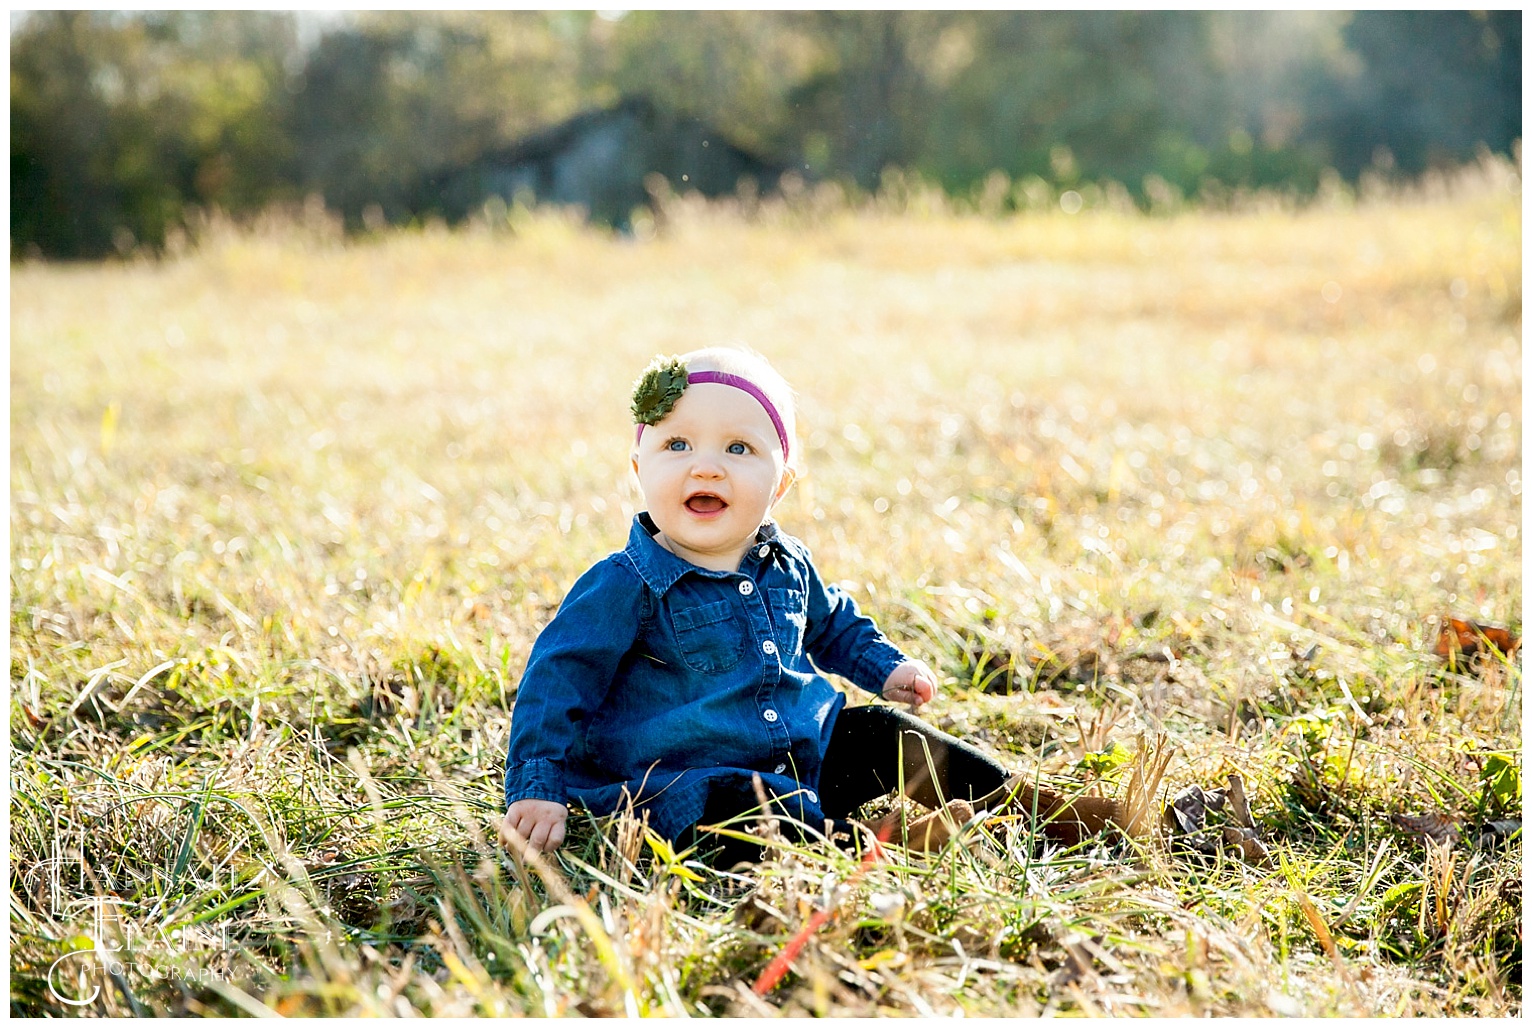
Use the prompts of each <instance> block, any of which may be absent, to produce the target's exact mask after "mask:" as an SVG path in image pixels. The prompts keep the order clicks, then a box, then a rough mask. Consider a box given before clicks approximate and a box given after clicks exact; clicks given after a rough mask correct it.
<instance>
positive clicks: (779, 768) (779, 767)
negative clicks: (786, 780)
mask: <svg viewBox="0 0 1532 1028" xmlns="http://www.w3.org/2000/svg"><path fill="white" fill-rule="evenodd" d="M786 770H787V765H786V764H778V765H777V769H776V770H775V771H773V772H772V774H776V775H779V774H781V773H782V772H783V771H786Z"/></svg>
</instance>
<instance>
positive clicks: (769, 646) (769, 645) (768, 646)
mask: <svg viewBox="0 0 1532 1028" xmlns="http://www.w3.org/2000/svg"><path fill="white" fill-rule="evenodd" d="M761 649H763V650H765V651H766V652H767V653H775V652H777V644H776V643H774V642H772V641H771V640H770V639H767V640H766V641H765V642H763V643H761Z"/></svg>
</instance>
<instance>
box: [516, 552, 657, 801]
mask: <svg viewBox="0 0 1532 1028" xmlns="http://www.w3.org/2000/svg"><path fill="white" fill-rule="evenodd" d="M642 593H643V583H642V582H641V581H639V578H638V576H637V575H636V574H634V573H633V572H632V571H630V570H629V569H627V568H625V567H622V566H621V565H619V564H618V563H617V562H616V561H614V560H613V559H611V558H608V559H606V560H604V561H602V562H601V563H599V564H597V565H596V566H595V567H593V568H591V569H590V570H589V571H587V572H585V574H583V575H581V576H580V578H579V580H578V581H576V582H575V584H574V586H573V587H572V588H571V589H570V590H569V594H568V595H567V596H565V597H564V602H563V603H561V604H560V605H559V609H558V613H557V614H555V615H554V617H553V620H552V621H550V622H548V625H547V627H546V628H544V629H543V631H542V633H541V634H540V635H539V636H538V637H537V642H535V643H533V644H532V653H531V656H530V657H529V658H528V659H527V670H526V673H525V674H523V675H522V677H521V684H520V685H519V686H518V687H517V689H516V701H515V704H514V705H513V707H512V708H511V742H510V752H509V753H508V754H507V756H506V762H505V802H506V805H507V806H509V805H510V804H512V803H514V802H515V801H517V800H525V799H533V800H548V801H550V802H552V803H564V802H566V801H567V800H568V798H569V795H568V789H567V785H566V782H565V767H566V760H567V759H568V756H569V753H570V751H571V750H572V749H573V748H574V745H575V742H576V734H577V733H578V732H579V731H580V727H581V722H583V721H584V720H585V718H586V717H588V716H589V715H590V713H591V712H592V711H594V710H595V709H596V708H597V707H598V706H599V705H600V704H601V702H602V700H603V699H605V697H606V693H607V690H608V688H610V686H611V684H612V679H613V678H614V677H615V675H616V673H617V666H618V664H619V663H621V661H622V658H623V655H624V654H626V653H627V652H628V650H629V649H630V648H631V647H632V645H633V642H634V640H635V639H637V638H638V630H639V619H640V618H641V616H642V614H641V611H642V608H643V602H642V599H643V597H642Z"/></svg>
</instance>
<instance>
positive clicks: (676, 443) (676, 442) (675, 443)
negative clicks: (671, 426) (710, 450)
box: [665, 439, 686, 453]
mask: <svg viewBox="0 0 1532 1028" xmlns="http://www.w3.org/2000/svg"><path fill="white" fill-rule="evenodd" d="M665 449H667V450H674V451H675V452H676V453H680V452H681V451H682V450H684V449H686V440H685V439H672V440H671V441H670V442H668V443H666V444H665Z"/></svg>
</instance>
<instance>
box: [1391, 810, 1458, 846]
mask: <svg viewBox="0 0 1532 1028" xmlns="http://www.w3.org/2000/svg"><path fill="white" fill-rule="evenodd" d="M1389 820H1390V821H1392V822H1393V823H1394V825H1395V826H1396V827H1398V828H1401V829H1403V830H1404V831H1406V832H1408V833H1409V834H1410V835H1414V836H1418V837H1419V838H1422V839H1430V840H1431V841H1432V842H1439V843H1447V842H1452V841H1454V840H1456V839H1457V837H1458V822H1457V818H1455V817H1451V816H1448V815H1446V814H1419V815H1413V814H1394V815H1392V816H1391V817H1390V818H1389Z"/></svg>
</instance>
